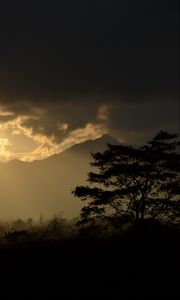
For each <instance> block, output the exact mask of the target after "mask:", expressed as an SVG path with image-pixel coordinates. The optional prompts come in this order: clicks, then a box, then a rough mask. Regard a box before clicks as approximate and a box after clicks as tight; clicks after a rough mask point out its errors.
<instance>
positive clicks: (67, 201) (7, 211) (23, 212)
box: [0, 135, 119, 219]
mask: <svg viewBox="0 0 180 300" xmlns="http://www.w3.org/2000/svg"><path fill="white" fill-rule="evenodd" d="M113 141H114V143H119V142H118V141H117V140H116V139H114V138H112V137H110V136H108V135H105V136H103V137H101V138H98V139H95V140H88V141H86V142H83V143H80V144H76V145H73V146H72V147H70V148H69V149H67V150H65V151H63V152H61V153H59V154H56V155H53V156H51V157H48V158H46V159H44V160H36V161H33V162H31V163H28V162H23V161H18V160H14V161H10V162H9V163H2V164H0V208H1V209H0V218H2V217H3V218H6V219H9V218H29V217H32V218H34V219H38V218H39V216H40V215H43V216H44V218H49V217H52V216H53V215H54V214H56V213H58V212H62V211H63V212H64V217H66V218H73V217H77V216H78V215H79V212H80V209H81V207H82V203H81V201H80V200H79V199H76V198H74V196H73V195H72V193H71V191H72V190H73V189H74V188H75V187H76V186H77V185H84V184H87V181H86V179H87V174H88V172H89V171H90V170H91V168H90V165H89V163H90V161H91V156H90V152H97V151H100V152H101V151H103V150H105V149H106V147H107V146H106V144H107V143H109V142H111V143H112V142H113Z"/></svg>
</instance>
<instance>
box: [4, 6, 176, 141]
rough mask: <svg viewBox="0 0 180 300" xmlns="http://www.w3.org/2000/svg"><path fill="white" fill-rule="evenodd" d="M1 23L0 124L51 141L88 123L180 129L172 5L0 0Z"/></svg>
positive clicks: (129, 130)
mask: <svg viewBox="0 0 180 300" xmlns="http://www.w3.org/2000/svg"><path fill="white" fill-rule="evenodd" d="M0 23H1V24H0V44H1V47H0V108H1V110H2V111H3V112H9V113H10V115H3V116H2V117H1V121H2V122H7V121H8V120H10V119H11V118H13V116H14V118H17V117H18V116H26V117H28V118H25V119H23V121H22V126H24V127H25V128H27V129H29V128H30V129H31V130H32V134H35V135H37V134H41V135H43V136H47V137H53V140H54V142H56V143H60V142H62V141H63V140H64V139H65V138H67V136H68V135H69V134H71V133H72V132H73V131H75V130H76V129H78V128H86V126H87V124H94V126H96V125H97V124H100V125H102V127H103V128H104V129H103V131H106V130H107V131H109V132H110V133H111V134H114V135H117V137H123V139H125V140H128V139H129V140H130V141H133V142H134V141H135V140H136V139H135V136H136V137H137V136H138V135H139V138H138V139H139V140H141V139H142V138H143V136H146V135H147V134H151V133H152V132H153V131H155V130H156V129H160V128H162V127H163V128H164V129H166V128H167V129H172V130H176V131H177V129H178V113H177V111H178V109H179V108H178V68H179V65H178V61H179V49H178V1H176V0H173V1H172V0H171V1H168V0H166V1H161V0H156V1H155V0H147V1H142V0H138V1H133V0H128V1H127V0H126V1H113V0H111V1H107V0H103V1H102V0H100V1H98V0H97V1H92V0H91V1H88V0H85V1H72V0H69V1H56V2H55V1H54V2H53V1H52V2H47V3H46V2H43V4H42V1H39V2H38V1H36V2H35V4H33V2H24V3H21V5H19V6H18V3H17V2H16V1H12V2H11V3H8V4H7V2H5V1H4V3H3V4H2V6H1V11H0ZM103 107H106V113H107V116H106V118H105V119H106V120H104V121H103V120H102V119H101V120H100V117H99V116H100V111H101V110H102V109H103ZM11 113H13V116H12V115H11ZM8 118H10V119H8ZM107 119H108V120H107Z"/></svg>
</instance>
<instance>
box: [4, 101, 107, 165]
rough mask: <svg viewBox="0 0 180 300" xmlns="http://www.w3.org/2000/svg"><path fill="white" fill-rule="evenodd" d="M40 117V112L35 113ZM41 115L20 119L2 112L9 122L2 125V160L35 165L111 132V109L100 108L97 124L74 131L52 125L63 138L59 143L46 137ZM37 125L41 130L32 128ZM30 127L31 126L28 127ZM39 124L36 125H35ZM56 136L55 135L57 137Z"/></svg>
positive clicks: (102, 106) (64, 126) (80, 127)
mask: <svg viewBox="0 0 180 300" xmlns="http://www.w3.org/2000/svg"><path fill="white" fill-rule="evenodd" d="M36 113H37V111H36ZM42 115H43V112H42V111H41V113H40V115H39V116H38V115H30V116H28V115H27V116H26V115H19V116H16V115H15V114H13V113H12V114H11V113H9V112H0V117H1V118H2V117H3V118H6V119H3V120H1V123H0V151H1V152H0V160H1V161H8V160H11V159H19V160H22V161H29V162H30V161H33V160H37V159H38V160H39V159H44V158H46V157H49V156H51V155H54V154H58V153H60V152H62V151H64V150H66V149H67V148H69V147H71V146H73V145H74V144H78V143H82V142H85V141H86V140H89V139H92V140H93V139H96V138H99V137H101V136H102V135H103V134H105V133H107V132H108V121H109V115H110V106H108V105H105V104H103V105H101V106H100V107H99V108H98V111H97V114H96V119H95V121H94V122H87V123H86V124H85V125H84V126H79V127H77V128H71V127H70V125H71V124H69V123H68V122H58V121H57V120H56V121H55V122H57V124H56V123H55V124H53V126H56V127H57V133H58V132H59V136H60V137H61V136H62V138H61V139H59V142H58V141H57V136H55V135H53V134H51V135H50V134H49V135H48V134H46V130H45V128H44V127H43V122H42V123H41V117H42ZM34 122H38V125H39V124H40V125H39V127H38V128H36V130H35V128H34V127H33V125H34ZM29 124H30V125H29ZM35 124H36V123H35ZM57 133H56V134H57Z"/></svg>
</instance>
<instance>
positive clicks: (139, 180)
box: [73, 131, 180, 226]
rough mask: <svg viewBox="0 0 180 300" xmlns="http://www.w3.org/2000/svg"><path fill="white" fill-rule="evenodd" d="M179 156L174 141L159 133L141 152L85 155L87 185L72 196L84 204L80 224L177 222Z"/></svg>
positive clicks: (117, 148)
mask: <svg viewBox="0 0 180 300" xmlns="http://www.w3.org/2000/svg"><path fill="white" fill-rule="evenodd" d="M179 150H180V142H179V141H178V135H177V134H174V133H173V134H172V133H168V132H166V131H160V132H159V133H158V134H157V135H156V136H155V137H154V138H153V139H152V140H150V141H149V142H147V143H146V144H145V145H144V146H140V147H135V146H129V145H123V144H118V145H111V144H108V145H107V150H105V151H104V152H102V153H100V152H97V153H91V157H92V159H93V162H92V163H91V164H90V165H91V167H92V168H93V171H92V172H90V173H89V174H88V179H87V181H88V182H89V185H86V186H77V187H76V188H75V190H74V191H73V194H74V196H76V197H79V198H80V199H81V200H82V201H84V202H85V203H86V205H85V206H84V207H83V208H82V210H81V215H80V223H86V222H94V221H96V220H99V219H100V220H101V219H103V220H108V221H110V222H111V223H113V224H114V225H116V226H118V225H120V224H121V223H122V222H132V223H134V222H139V221H144V220H147V219H153V220H154V219H158V220H160V221H161V222H176V221H178V220H180V151H179ZM94 168H96V169H98V171H97V172H95V171H94Z"/></svg>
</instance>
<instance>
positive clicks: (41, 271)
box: [0, 131, 180, 299]
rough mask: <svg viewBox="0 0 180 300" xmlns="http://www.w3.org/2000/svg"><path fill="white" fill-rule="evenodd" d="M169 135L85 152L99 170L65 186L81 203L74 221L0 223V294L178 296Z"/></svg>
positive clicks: (179, 243) (175, 156)
mask: <svg viewBox="0 0 180 300" xmlns="http://www.w3.org/2000/svg"><path fill="white" fill-rule="evenodd" d="M176 139H177V135H175V134H169V133H166V132H162V131H161V132H160V133H159V134H158V135H156V137H155V138H154V139H153V140H152V141H150V142H149V143H148V144H147V145H145V146H143V147H141V148H134V147H129V146H123V145H114V146H113V145H109V146H108V149H107V150H106V151H104V152H103V153H95V154H92V157H93V159H94V162H93V163H92V167H96V168H98V169H99V172H90V173H89V174H88V182H89V183H90V185H89V186H77V187H76V188H75V190H74V191H73V193H74V194H75V196H77V197H79V198H81V200H82V201H84V202H85V204H86V205H85V206H84V207H83V208H82V211H81V215H80V216H79V218H78V219H74V220H66V219H64V218H63V216H62V215H55V216H54V217H53V218H52V219H50V220H43V218H42V217H40V219H39V221H38V222H37V221H36V222H35V221H33V220H32V219H28V220H25V221H24V220H21V219H18V220H16V221H11V222H8V221H7V222H1V223H0V258H1V281H0V282H1V294H3V295H4V294H5V297H6V298H5V299H14V298H15V297H17V298H18V299H28V298H30V299H80V298H81V299H88V298H90V299H96V298H99V299H101V298H108V299H129V297H133V299H147V298H151V299H156V298H160V299H161V298H168V299H173V298H180V288H179V279H180V278H179V277H180V276H179V270H180V256H179V253H180V199H179V195H180V180H179V179H180V177H179V175H180V169H179V166H180V153H179V142H178V141H176ZM94 185H95V186H94ZM13 297H14V298H13Z"/></svg>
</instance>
